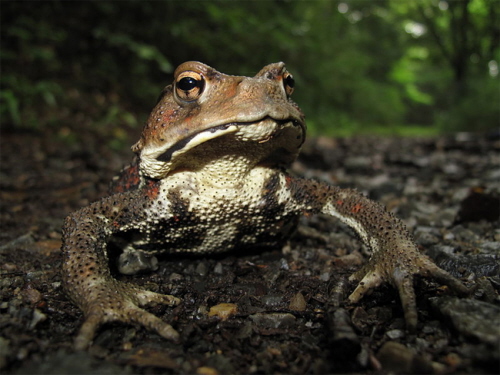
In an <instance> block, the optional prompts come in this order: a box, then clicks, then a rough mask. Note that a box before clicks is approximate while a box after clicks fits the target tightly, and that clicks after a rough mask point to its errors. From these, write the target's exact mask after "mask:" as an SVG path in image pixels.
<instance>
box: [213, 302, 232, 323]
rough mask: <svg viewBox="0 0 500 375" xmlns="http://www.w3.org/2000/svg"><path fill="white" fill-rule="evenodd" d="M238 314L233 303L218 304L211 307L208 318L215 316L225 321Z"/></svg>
mask: <svg viewBox="0 0 500 375" xmlns="http://www.w3.org/2000/svg"><path fill="white" fill-rule="evenodd" d="M237 312H238V305H236V304H234V303H220V304H218V305H215V306H212V307H211V308H210V311H209V312H208V316H209V317H211V316H216V317H218V318H219V319H221V320H227V319H229V317H231V316H233V315H235V314H236V313H237Z"/></svg>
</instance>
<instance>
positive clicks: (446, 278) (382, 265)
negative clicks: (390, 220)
mask: <svg viewBox="0 0 500 375" xmlns="http://www.w3.org/2000/svg"><path fill="white" fill-rule="evenodd" d="M408 254H413V255H412V256H408ZM377 255H380V254H374V256H373V257H372V259H370V262H369V263H368V264H367V265H366V266H365V267H363V268H362V269H361V270H359V271H358V272H356V273H354V274H353V275H352V276H351V277H350V280H351V281H359V283H358V286H357V287H356V289H355V290H354V292H353V293H352V294H351V295H350V296H349V298H348V301H349V302H350V303H356V302H358V301H359V300H360V299H361V298H362V297H363V296H364V295H365V294H367V292H369V291H370V290H371V289H374V288H376V287H377V286H379V285H380V284H381V283H383V282H389V283H391V284H392V285H394V286H395V287H396V288H397V289H398V292H399V297H400V299H401V304H402V305H403V310H404V316H405V321H406V327H407V329H408V331H409V332H410V333H414V332H415V331H416V327H417V323H418V316H417V305H416V297H415V290H414V287H413V277H414V275H421V276H425V277H433V278H435V279H436V280H438V281H439V282H441V283H443V284H445V285H448V286H449V287H450V288H451V289H453V290H454V291H455V292H456V293H458V294H461V295H466V294H469V293H470V291H469V289H468V288H467V287H466V286H464V285H463V284H462V283H461V282H460V281H459V280H457V279H456V278H454V277H453V276H451V275H450V274H449V273H448V272H446V271H444V270H442V269H441V268H439V267H438V266H436V265H435V264H434V263H433V262H432V261H431V260H430V259H429V258H428V257H427V256H425V255H422V254H419V253H416V252H415V251H412V252H406V253H405V252H401V253H400V254H398V255H399V256H398V257H392V258H389V259H388V258H387V257H386V258H384V257H380V256H377Z"/></svg>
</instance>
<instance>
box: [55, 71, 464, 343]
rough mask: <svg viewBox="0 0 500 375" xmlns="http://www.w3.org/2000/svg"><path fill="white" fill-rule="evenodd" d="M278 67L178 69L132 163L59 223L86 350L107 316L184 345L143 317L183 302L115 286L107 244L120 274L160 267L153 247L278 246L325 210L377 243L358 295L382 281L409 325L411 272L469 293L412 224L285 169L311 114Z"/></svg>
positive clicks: (413, 320)
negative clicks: (419, 241) (103, 192)
mask: <svg viewBox="0 0 500 375" xmlns="http://www.w3.org/2000/svg"><path fill="white" fill-rule="evenodd" d="M293 90H294V80H293V77H292V75H291V74H290V73H289V72H288V71H287V70H286V68H285V65H284V64H283V63H275V64H270V65H267V66H265V67H264V68H262V70H261V71H260V72H259V73H257V74H256V75H255V76H254V77H243V76H230V75H226V74H223V73H220V72H218V71H217V70H215V69H213V68H211V67H209V66H207V65H205V64H202V63H200V62H186V63H183V64H181V65H180V66H179V67H178V68H177V69H176V70H175V73H174V81H173V83H172V84H171V85H169V86H167V87H166V88H165V89H164V90H163V92H162V94H161V96H160V98H159V101H158V103H157V104H156V106H155V108H154V109H153V111H152V113H151V115H150V117H149V119H148V121H147V123H146V125H145V127H144V130H143V132H142V135H141V138H140V140H139V141H138V142H137V143H136V144H135V145H134V146H133V147H132V150H133V151H134V152H135V153H136V154H137V156H136V158H135V160H134V162H133V163H132V164H131V165H130V166H129V167H128V168H126V169H125V170H124V171H122V173H121V175H120V176H119V177H118V178H117V179H116V180H115V181H114V184H113V185H114V188H113V193H112V195H110V196H109V197H107V198H104V199H101V200H99V201H97V202H95V203H93V204H91V205H89V206H88V207H85V208H82V209H80V210H79V211H77V212H75V213H73V214H71V215H70V216H68V217H67V218H66V220H65V223H64V228H63V246H62V251H63V257H64V260H63V284H64V288H65V290H66V292H67V294H68V295H69V297H70V298H71V299H72V300H73V301H74V302H75V303H76V304H77V305H78V306H79V307H80V309H81V310H82V311H83V313H84V322H83V325H82V326H81V328H80V331H79V333H78V334H77V336H76V338H75V347H76V348H77V349H85V348H86V347H88V346H89V345H90V344H91V342H92V340H93V337H94V336H95V333H96V331H97V329H98V328H99V327H100V326H101V325H102V324H104V323H107V322H111V321H120V322H124V323H133V324H137V325H141V326H144V327H146V328H147V329H150V330H152V331H154V332H157V333H158V334H159V335H160V336H162V337H164V338H167V339H171V340H177V339H178V337H179V334H178V332H177V331H176V330H175V329H174V328H173V327H172V326H171V325H169V324H168V323H167V322H164V321H163V320H161V319H159V318H158V317H156V316H155V315H153V314H151V313H149V312H147V311H146V310H144V309H143V308H142V307H144V306H145V305H148V304H166V305H172V306H173V305H177V304H178V303H179V302H180V299H179V298H177V297H175V296H171V295H163V294H159V293H154V292H151V291H148V290H144V289H141V288H139V287H138V286H136V285H133V284H129V283H124V282H118V281H117V280H116V279H115V278H113V277H112V275H111V272H110V270H109V266H108V255H107V247H108V246H109V244H110V243H111V242H112V241H114V242H115V243H118V244H120V245H121V249H122V250H123V253H122V255H121V256H120V258H119V259H120V260H119V263H120V266H119V269H120V270H121V271H122V272H123V273H134V272H137V271H138V270H141V269H142V268H145V269H154V268H155V267H156V258H155V257H154V254H156V253H159V252H166V253H177V252H187V253H209V252H212V253H213V252H221V251H227V250H231V249H234V250H236V251H244V249H245V248H247V249H248V248H250V247H255V246H257V245H266V246H281V245H282V244H283V243H284V241H286V239H287V237H288V236H289V235H290V233H291V232H292V231H293V230H294V228H295V226H296V224H297V221H298V218H299V217H300V216H301V215H304V214H316V213H323V214H326V215H331V216H334V217H336V218H338V219H340V220H341V221H342V222H344V223H346V224H347V225H349V226H350V227H352V228H353V229H354V230H355V232H356V233H357V234H358V235H359V237H360V239H361V240H362V241H363V242H364V243H365V244H366V245H367V246H368V247H369V248H370V249H371V252H372V255H371V258H370V260H369V261H368V263H367V264H366V265H365V266H364V267H363V268H362V269H360V270H359V271H358V272H356V273H354V274H353V275H352V276H351V277H350V280H352V281H353V282H356V283H357V287H356V288H355V289H354V291H353V292H352V294H351V295H350V296H349V297H348V302H349V303H356V302H358V301H359V300H360V299H361V298H362V297H363V296H364V295H365V294H366V293H367V292H368V291H370V290H371V289H373V288H376V287H377V286H379V285H380V284H381V283H386V282H387V283H390V284H392V285H393V286H394V287H396V288H397V290H398V291H399V296H400V299H401V303H402V306H403V310H404V316H405V320H406V324H407V328H408V329H409V330H414V329H415V327H416V325H417V320H418V319H417V311H416V298H415V292H414V287H413V278H414V276H415V275H422V276H427V277H434V278H435V279H437V280H438V281H439V282H442V283H444V284H446V285H448V286H450V287H451V288H452V289H454V290H456V291H458V292H460V293H466V292H467V289H466V287H465V286H463V285H462V284H461V283H460V282H459V281H458V280H456V279H455V278H453V277H452V276H451V275H449V274H448V273H447V272H445V271H444V270H442V269H440V268H438V267H437V266H436V265H435V264H434V263H433V262H432V261H431V260H430V259H429V258H427V257H426V256H425V255H422V254H421V253H420V252H419V251H418V249H417V246H416V245H415V243H414V242H413V240H412V237H411V235H410V233H409V232H408V230H407V229H406V228H405V225H404V224H403V223H402V221H401V220H399V219H397V218H396V217H395V216H394V215H393V214H392V213H390V212H388V211H386V210H385V208H384V207H383V206H381V205H380V204H378V203H376V202H374V201H371V200H369V199H367V198H366V197H364V196H363V195H362V194H360V193H358V192H357V191H355V190H350V189H340V188H338V187H335V186H330V185H328V184H326V183H323V182H318V181H313V180H308V179H303V178H299V177H294V176H292V175H290V174H288V173H287V171H286V169H287V168H288V167H289V166H290V165H291V163H292V162H293V161H294V160H295V158H296V157H297V154H298V152H299V150H300V148H301V145H302V144H303V142H304V139H305V133H306V126H305V122H304V115H303V113H302V112H301V110H300V108H299V107H298V106H297V104H295V103H294V102H293V101H292V99H291V95H292V92H293Z"/></svg>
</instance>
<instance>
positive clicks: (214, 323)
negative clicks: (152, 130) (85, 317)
mask: <svg viewBox="0 0 500 375" xmlns="http://www.w3.org/2000/svg"><path fill="white" fill-rule="evenodd" d="M74 131H75V130H73V132H74ZM138 133H139V131H137V133H136V134H135V137H138ZM77 138H78V141H74V140H73V141H69V138H67V137H63V136H61V134H60V133H56V132H50V131H46V132H42V133H40V132H36V131H17V132H13V131H3V132H2V134H1V144H0V150H1V165H0V167H1V170H0V173H1V179H0V189H1V190H0V197H1V202H0V204H1V211H0V215H1V233H0V257H1V269H0V271H1V273H2V277H1V279H0V280H1V281H0V290H1V302H0V312H1V314H0V371H1V372H2V373H9V374H35V373H37V374H62V373H78V374H86V373H92V374H95V373H106V374H114V373H117V374H118V373H119V374H124V373H125V374H129V373H130V374H132V373H141V374H142V373H144V374H157V373H182V374H194V373H196V374H206V375H215V374H247V373H258V374H267V373H278V374H279V373H282V374H306V373H315V374H324V373H387V372H395V373H468V374H474V373H498V370H499V359H500V356H499V352H500V300H499V295H498V292H499V289H500V277H499V276H500V262H499V258H500V229H499V209H500V201H499V193H500V139H499V138H498V136H497V135H494V134H490V135H472V134H458V135H455V136H450V137H446V138H440V139H401V138H355V139H339V140H334V139H328V138H321V139H316V140H311V141H309V142H308V143H307V144H306V145H305V147H304V150H303V155H302V156H301V158H300V160H299V161H298V162H297V163H296V164H295V165H294V171H295V172H296V173H298V174H301V175H303V176H306V177H308V178H316V179H320V180H324V181H327V182H329V183H332V184H337V185H340V186H342V187H356V188H358V189H359V190H360V191H362V192H364V193H365V194H367V195H368V196H370V197H371V198H373V199H375V200H378V201H381V202H382V203H384V204H385V205H386V206H387V207H388V208H389V209H390V210H392V211H394V212H395V213H396V214H397V215H398V216H399V217H401V218H402V219H403V220H404V221H405V222H406V224H407V225H408V227H409V228H410V229H411V231H412V232H413V233H414V235H415V239H416V241H417V243H418V244H419V245H420V247H421V250H422V251H423V252H426V253H427V254H428V255H429V256H431V257H432V258H434V259H435V261H436V262H437V263H438V265H439V266H440V267H442V268H444V269H446V270H448V271H449V272H451V273H452V274H454V275H455V276H457V277H459V278H461V280H462V281H463V282H464V283H465V284H466V285H468V286H470V287H471V288H474V291H473V292H472V293H471V296H469V297H465V298H459V297H457V296H454V295H453V293H452V292H451V291H450V290H448V289H447V288H445V287H443V286H441V285H439V284H437V283H436V282H434V281H429V280H424V279H419V280H417V282H416V292H417V299H418V306H419V326H418V332H417V334H416V335H409V334H408V333H407V332H406V331H405V328H404V320H403V315H402V309H401V307H400V302H399V299H398V295H397V293H396V291H395V290H394V289H393V288H392V287H390V286H383V287H381V288H379V289H378V290H377V291H376V292H374V293H373V294H372V295H370V296H368V297H365V298H364V299H363V300H362V301H361V302H360V303H359V304H357V305H355V306H350V305H346V304H345V302H344V300H345V297H346V292H349V290H351V291H352V287H353V286H352V285H349V284H348V282H347V277H348V275H349V274H350V273H351V272H352V271H354V270H356V269H358V268H359V267H360V265H361V264H362V263H363V262H364V261H365V259H366V255H365V254H364V249H363V248H362V246H361V244H360V243H359V241H357V239H356V238H355V237H353V236H352V232H350V230H348V229H346V228H345V227H344V226H343V225H342V224H340V223H339V222H338V221H336V220H334V219H332V218H327V217H323V216H315V217H310V218H304V219H303V220H302V221H301V223H300V227H299V229H298V231H297V233H296V234H295V235H294V236H293V237H292V238H291V240H290V241H289V243H288V244H287V245H286V246H285V247H284V248H283V249H279V248H276V249H265V250H260V249H255V251H252V252H251V253H245V254H241V253H238V252H231V253H226V254H219V255H217V256H210V255H206V256H198V257H195V256H175V257H172V256H170V257H162V258H161V259H160V268H159V270H158V271H156V272H154V273H151V274H145V275H139V276H134V277H130V276H128V277H126V276H120V275H116V277H117V278H118V279H121V280H129V281H132V282H134V283H137V284H141V285H144V286H145V287H147V288H148V289H150V290H154V291H160V292H163V293H169V294H173V295H176V296H178V297H180V298H182V301H183V302H182V303H181V304H180V305H179V306H177V307H175V308H168V307H153V308H151V309H150V311H152V312H153V313H154V314H156V315H157V316H159V317H160V318H161V319H164V320H165V321H168V322H171V323H172V325H173V326H174V328H176V329H177V330H178V331H179V332H180V334H181V339H180V343H172V342H168V341H166V340H164V339H162V338H160V337H159V336H157V335H155V334H153V333H150V332H148V331H146V330H145V329H143V328H140V327H134V326H126V325H122V324H109V325H106V326H104V327H102V329H101V330H100V331H99V333H98V336H97V337H96V339H95V341H94V343H93V346H92V347H91V348H90V349H89V350H88V351H85V352H75V351H74V350H73V349H72V339H73V337H74V335H75V333H76V331H77V329H78V328H79V325H80V324H81V322H82V315H81V312H80V311H79V309H78V308H77V307H75V306H74V305H73V304H72V303H71V302H70V301H69V300H68V298H67V297H66V296H65V294H64V291H63V290H62V287H61V277H60V268H61V254H60V246H61V226H62V221H63V219H64V217H65V216H66V215H67V214H69V213H70V212H72V211H74V210H77V209H78V208H80V207H82V206H85V205H87V204H89V203H90V202H92V201H94V200H96V199H99V198H100V197H102V196H104V195H105V194H106V189H107V186H108V183H109V182H110V181H111V178H112V176H113V175H114V174H115V173H116V172H117V171H119V170H120V169H121V168H122V167H123V166H124V165H125V164H126V163H127V162H128V161H129V160H130V159H131V156H132V153H131V152H130V151H129V150H128V149H126V148H124V149H123V150H120V151H115V150H113V148H112V147H110V142H111V139H107V138H102V137H99V136H97V134H96V133H95V132H92V131H89V130H87V131H85V130H82V129H80V130H78V137H77ZM133 141H134V139H133V138H131V139H130V144H132V143H133ZM113 260H114V259H112V261H113ZM222 304H230V305H222ZM224 314H227V315H224Z"/></svg>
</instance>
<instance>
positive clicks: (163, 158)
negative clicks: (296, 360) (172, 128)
mask: <svg viewBox="0 0 500 375" xmlns="http://www.w3.org/2000/svg"><path fill="white" fill-rule="evenodd" d="M266 120H272V121H273V122H276V123H277V124H279V125H282V124H286V123H289V122H291V123H292V124H293V125H294V126H300V122H299V121H297V120H294V119H285V120H276V119H274V118H272V117H270V116H266V117H264V118H262V119H260V120H256V121H242V122H238V121H235V122H229V123H225V124H220V125H215V126H213V127H210V128H208V129H204V130H201V131H199V132H197V133H194V134H192V135H190V136H188V137H186V138H184V139H181V140H180V141H178V142H177V143H175V144H174V145H172V147H170V148H169V149H168V150H166V151H165V152H163V153H162V154H161V155H160V156H158V158H157V160H158V161H163V162H169V161H170V160H171V159H172V155H173V154H174V152H176V151H179V150H181V149H183V148H184V147H185V146H186V145H187V144H188V143H189V142H190V141H191V140H192V139H193V138H195V137H197V136H198V135H200V134H202V133H216V132H219V131H224V130H227V129H229V128H230V127H232V126H236V127H238V126H250V125H255V124H258V123H260V122H263V121H266ZM214 138H215V137H214Z"/></svg>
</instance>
